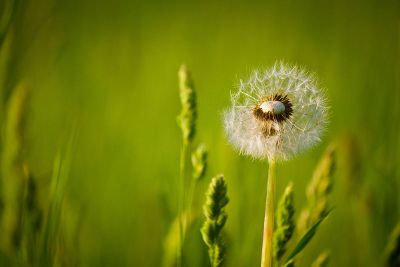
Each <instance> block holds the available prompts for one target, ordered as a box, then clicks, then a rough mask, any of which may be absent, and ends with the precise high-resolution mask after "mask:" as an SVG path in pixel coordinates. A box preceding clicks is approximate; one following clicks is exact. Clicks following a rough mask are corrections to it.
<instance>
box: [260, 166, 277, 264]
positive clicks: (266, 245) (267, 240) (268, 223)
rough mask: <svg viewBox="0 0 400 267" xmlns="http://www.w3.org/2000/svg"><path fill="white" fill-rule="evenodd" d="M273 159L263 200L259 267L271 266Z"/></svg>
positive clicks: (273, 187) (273, 210) (273, 207)
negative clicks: (264, 199) (263, 212)
mask: <svg viewBox="0 0 400 267" xmlns="http://www.w3.org/2000/svg"><path fill="white" fill-rule="evenodd" d="M275 180H276V176H275V161H274V160H270V161H269V166H268V183H267V197H266V201H265V217H264V234H263V246H262V255H261V267H272V266H273V255H272V238H273V233H274V220H275V218H274V217H275Z"/></svg>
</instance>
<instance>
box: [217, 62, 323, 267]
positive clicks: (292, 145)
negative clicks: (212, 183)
mask: <svg viewBox="0 0 400 267" xmlns="http://www.w3.org/2000/svg"><path fill="white" fill-rule="evenodd" d="M231 100H232V107H231V108H230V109H228V110H227V111H226V112H225V114H224V126H225V131H226V135H227V137H228V139H229V142H230V143H231V144H232V145H233V146H234V147H235V148H236V149H237V150H239V152H240V153H242V154H245V155H249V156H252V157H253V158H258V159H267V160H268V162H269V171H268V183H267V197H266V209H265V217H264V235H263V247H262V259H261V266H262V267H267V266H268V267H271V266H272V260H273V255H272V238H273V229H274V213H275V211H274V208H275V207H274V206H275V162H276V161H283V160H288V159H290V158H291V157H293V156H294V155H296V154H298V153H299V152H302V151H304V150H306V149H307V148H309V147H311V146H312V145H314V144H316V143H317V142H318V141H320V136H321V133H322V131H323V130H324V128H325V125H326V121H327V106H326V100H325V97H324V95H323V93H322V92H321V90H320V89H319V88H318V86H317V83H316V81H315V79H314V77H313V76H312V75H310V74H308V73H307V72H306V71H305V70H303V69H300V68H298V67H295V66H289V65H285V64H283V63H280V64H275V66H274V67H272V68H270V69H267V70H266V71H264V72H258V71H255V72H253V73H252V74H251V76H250V78H249V80H247V81H242V80H241V81H240V86H239V89H238V91H237V92H236V93H234V94H232V96H231Z"/></svg>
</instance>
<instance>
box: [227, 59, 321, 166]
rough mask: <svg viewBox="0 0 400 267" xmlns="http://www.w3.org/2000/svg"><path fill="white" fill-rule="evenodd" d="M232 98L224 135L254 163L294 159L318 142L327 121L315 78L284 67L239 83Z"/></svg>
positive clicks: (277, 67)
mask: <svg viewBox="0 0 400 267" xmlns="http://www.w3.org/2000/svg"><path fill="white" fill-rule="evenodd" d="M231 99H232V107H231V108H230V109H229V110H227V111H226V112H225V114H224V125H225V131H226V134H227V136H228V139H229V141H230V143H232V145H233V146H234V147H235V148H236V149H238V150H239V151H240V152H241V153H243V154H246V155H250V156H252V157H254V158H261V159H273V160H287V159H289V158H291V157H292V156H294V155H296V154H297V153H299V152H301V151H303V150H305V149H307V148H309V147H311V146H312V145H314V144H315V143H317V142H318V141H319V140H320V135H321V133H322V131H323V130H324V127H325V124H326V121H327V106H326V100H325V97H324V95H323V93H322V91H321V90H320V89H319V88H318V86H317V84H316V82H315V79H314V77H313V76H312V75H309V74H308V73H307V72H306V71H304V70H303V69H300V68H298V67H292V66H289V65H285V64H283V63H280V64H275V66H274V67H272V68H270V69H268V70H266V71H265V72H263V73H260V72H256V71H255V72H253V74H252V75H251V76H250V78H249V80H248V81H242V80H241V81H240V86H239V89H238V91H237V92H236V93H234V94H232V96H231Z"/></svg>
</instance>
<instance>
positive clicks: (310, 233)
mask: <svg viewBox="0 0 400 267" xmlns="http://www.w3.org/2000/svg"><path fill="white" fill-rule="evenodd" d="M331 211H332V209H331V210H329V211H328V212H327V213H326V214H324V216H322V217H321V218H320V219H319V220H318V221H317V222H316V223H315V224H314V225H313V226H311V227H310V229H308V231H307V232H306V233H305V234H304V235H303V237H302V238H301V239H300V241H299V242H298V243H297V245H296V247H295V248H294V249H293V251H292V253H291V254H290V256H289V257H288V259H287V260H286V262H289V261H290V260H292V259H293V258H294V257H296V256H297V254H299V253H300V252H301V251H302V250H303V249H304V248H305V247H306V245H307V244H308V243H309V242H310V240H311V239H312V238H313V236H314V235H315V233H316V232H317V229H318V226H319V225H320V224H321V223H322V222H323V221H324V220H325V219H326V217H328V215H329V213H331Z"/></svg>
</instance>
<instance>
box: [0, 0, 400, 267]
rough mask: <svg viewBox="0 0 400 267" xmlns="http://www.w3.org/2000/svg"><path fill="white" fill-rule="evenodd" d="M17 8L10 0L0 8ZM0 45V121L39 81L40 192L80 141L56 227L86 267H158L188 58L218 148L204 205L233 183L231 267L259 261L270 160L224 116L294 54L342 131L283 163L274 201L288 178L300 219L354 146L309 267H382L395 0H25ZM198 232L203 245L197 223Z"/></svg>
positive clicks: (395, 208) (172, 199) (397, 210)
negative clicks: (243, 86) (256, 74)
mask: <svg viewBox="0 0 400 267" xmlns="http://www.w3.org/2000/svg"><path fill="white" fill-rule="evenodd" d="M10 2H12V1H9V0H0V13H4V10H6V9H5V8H6V5H7V4H9V3H10ZM2 23H3V24H4V20H2ZM3 24H2V25H3ZM0 40H1V39H0ZM2 41H4V42H3V43H2V46H1V53H0V63H1V67H0V82H1V84H0V89H1V92H2V106H3V107H2V114H1V118H4V117H5V116H6V115H4V113H5V106H6V105H7V101H8V100H9V99H10V95H12V92H13V90H14V88H16V87H17V86H18V85H19V84H21V83H22V84H25V85H26V86H27V87H29V88H30V95H31V97H30V101H29V107H28V111H27V114H26V121H25V128H24V131H25V132H24V136H25V138H24V144H23V149H22V151H23V153H22V155H23V158H24V161H26V162H27V164H28V165H29V168H30V169H31V172H32V174H33V175H34V176H35V177H36V180H37V183H38V188H39V189H38V190H39V192H40V189H41V188H47V187H48V186H49V184H50V180H51V173H52V169H53V163H54V159H55V157H56V156H57V154H58V152H59V151H60V150H62V148H63V147H64V146H65V144H66V143H68V140H69V139H70V136H71V134H72V132H74V131H76V134H75V139H74V140H75V141H74V145H73V148H72V154H71V160H72V161H71V168H70V173H69V175H68V180H67V182H66V189H65V190H66V191H65V201H64V204H63V205H64V208H63V209H62V214H63V215H62V217H61V221H60V225H61V226H62V229H64V230H63V231H65V235H66V236H69V237H68V238H66V243H67V244H69V245H68V246H69V247H70V249H69V251H68V250H67V249H65V251H64V253H65V256H66V257H73V258H74V259H76V262H77V263H76V264H77V265H79V266H161V265H162V261H163V254H164V247H163V244H164V240H165V236H166V235H167V233H168V231H169V228H170V225H171V223H172V221H173V220H174V218H175V216H176V214H177V192H178V177H179V153H180V148H181V134H180V131H179V128H178V126H177V123H176V116H177V115H178V114H179V112H180V103H179V95H178V78H177V71H178V69H179V66H180V64H182V63H186V64H187V65H188V67H189V69H190V70H191V72H192V74H193V78H194V81H195V86H196V90H197V96H198V113H199V118H198V123H197V129H198V131H197V137H196V143H198V142H200V141H201V142H204V143H205V144H206V145H207V147H208V150H209V168H208V171H207V177H206V179H205V181H203V182H202V183H201V186H199V187H198V188H197V191H196V199H195V210H196V211H198V212H200V211H201V205H202V203H203V201H204V191H205V188H206V186H207V183H208V182H209V179H210V178H211V177H212V176H213V175H215V174H217V173H224V174H225V177H226V179H227V183H228V194H229V197H230V199H231V201H230V203H229V205H228V216H229V218H228V222H227V225H226V230H227V233H226V234H227V239H228V254H227V262H226V266H258V265H259V261H260V255H261V241H262V240H261V237H262V235H261V233H262V223H263V213H264V203H265V202H264V197H265V192H266V172H267V164H266V163H264V162H260V161H254V160H252V159H250V158H247V157H242V156H240V155H238V154H237V153H236V152H235V151H234V150H233V149H232V148H231V147H230V145H229V144H228V143H227V141H226V139H225V137H224V133H223V128H222V123H221V116H222V112H223V110H224V109H225V108H226V107H228V106H229V104H230V103H229V102H230V99H229V96H230V91H231V90H233V89H234V88H235V86H236V85H237V84H238V82H239V79H240V78H244V79H246V78H247V76H248V75H249V73H250V71H251V70H253V69H254V68H264V67H268V66H271V65H273V64H274V63H275V62H276V61H277V60H284V61H285V62H289V63H295V64H299V65H302V66H306V67H307V69H309V70H311V71H312V72H315V73H316V75H317V77H318V80H319V84H320V85H321V87H323V88H325V89H326V92H327V95H328V98H329V102H330V106H331V122H330V124H329V127H328V129H327V131H326V134H325V136H324V138H323V140H324V141H323V143H322V144H321V145H318V146H317V147H316V148H314V149H312V150H311V151H308V152H306V153H305V154H302V155H300V156H298V157H297V158H295V159H294V160H292V161H290V162H287V163H284V164H281V165H279V166H278V169H277V176H278V182H277V186H278V188H277V192H278V194H279V195H280V194H281V193H282V191H283V188H284V187H285V186H286V185H287V184H288V182H289V181H291V180H292V181H293V182H294V186H295V187H294V188H295V201H296V205H297V210H298V211H299V210H300V209H301V207H302V206H303V203H304V201H305V194H304V192H305V188H306V185H307V183H308V182H309V180H310V178H311V175H312V172H313V169H314V166H315V164H316V163H317V162H318V160H319V158H320V155H321V153H322V152H323V150H324V149H325V147H326V146H327V145H328V144H329V143H332V142H336V143H338V144H340V147H346V146H348V145H349V144H350V145H351V151H350V152H349V153H350V156H349V154H347V158H345V156H343V159H342V160H341V161H340V159H339V166H338V171H337V173H336V175H335V176H334V191H333V194H332V197H331V200H330V201H331V203H332V205H333V206H335V207H336V208H335V210H334V212H333V213H332V214H331V216H330V217H329V219H328V220H327V221H326V222H325V223H324V224H323V225H322V226H321V228H320V230H319V232H318V234H317V236H316V238H315V239H314V240H312V242H311V244H310V246H309V247H307V249H306V250H305V251H304V253H303V255H302V258H301V261H300V263H302V264H300V266H309V265H307V262H310V261H312V260H313V259H314V258H315V257H316V256H317V255H318V254H319V253H320V252H321V251H323V250H325V249H328V250H330V251H331V266H380V263H381V261H382V253H383V250H384V247H385V245H386V242H387V239H388V235H389V233H390V232H391V230H392V229H393V227H394V226H395V224H396V223H397V221H399V219H400V218H399V217H400V197H399V191H400V167H399V163H400V156H399V152H400V134H399V128H400V3H399V1H397V0H393V1H378V0H371V1H344V0H337V1H289V0H283V1H239V0H233V1H232V0H231V1H228V0H223V1H208V0H204V1H157V0H151V1H128V0H126V1H123V0H114V1H90V0H69V1H61V0H60V1H56V0H21V1H18V3H17V5H16V11H15V13H14V16H13V17H12V21H11V24H10V25H9V28H8V31H7V34H6V35H5V38H4V40H2ZM4 146H5V145H4V144H3V145H2V147H4ZM344 150H346V148H344ZM346 151H348V150H346ZM349 161H352V162H350V163H349ZM340 162H342V163H343V164H342V165H341V164H340ZM346 166H347V167H346ZM348 166H350V167H348ZM3 180H4V178H3ZM5 182H7V181H5ZM3 183H4V181H3ZM43 192H44V193H43V195H44V196H41V199H42V200H41V201H39V202H40V203H39V206H40V205H42V206H45V205H46V204H45V203H46V201H45V199H46V197H45V195H46V191H45V190H44V191H43ZM70 225H75V226H74V227H72V226H71V227H69V226H70ZM70 228H73V229H74V230H71V229H70ZM68 231H70V232H71V233H70V232H68ZM191 236H192V237H191V238H192V240H194V241H193V243H196V242H198V243H199V244H200V246H203V245H202V243H201V237H200V233H199V231H198V228H197V229H194V230H193V232H192V233H191ZM196 240H197V241H196ZM189 243H190V242H189ZM189 245H190V244H189ZM202 250H203V251H201V250H199V249H198V248H197V247H196V248H193V250H192V251H193V252H191V250H190V248H189V249H188V250H187V251H189V252H188V254H189V255H188V256H187V257H188V258H191V259H190V262H191V264H190V265H188V266H207V264H208V259H207V255H206V254H204V251H205V247H203V248H202ZM1 255H2V256H1V257H3V258H6V257H7V256H6V255H5V254H4V253H3V254H1ZM1 257H0V258H1ZM2 262H6V261H4V260H3V261H2ZM4 264H5V263H4ZM4 266H6V265H4Z"/></svg>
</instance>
